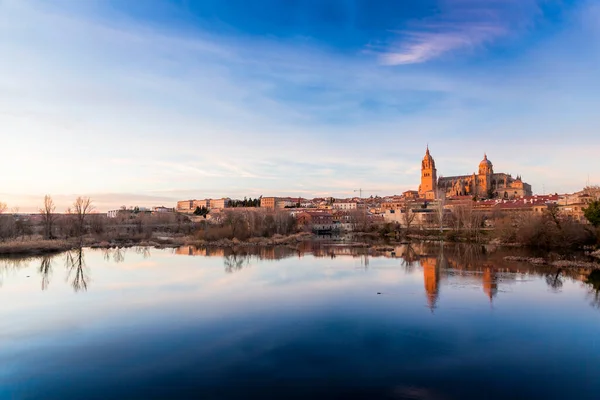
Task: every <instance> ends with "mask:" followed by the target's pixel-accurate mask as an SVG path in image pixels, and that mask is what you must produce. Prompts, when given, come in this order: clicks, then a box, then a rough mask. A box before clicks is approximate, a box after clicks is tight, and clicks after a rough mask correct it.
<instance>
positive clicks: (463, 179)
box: [419, 146, 532, 199]
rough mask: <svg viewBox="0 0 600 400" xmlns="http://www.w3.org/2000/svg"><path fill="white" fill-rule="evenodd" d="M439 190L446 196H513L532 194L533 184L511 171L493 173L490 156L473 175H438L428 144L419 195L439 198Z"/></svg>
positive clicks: (508, 197) (484, 158)
mask: <svg viewBox="0 0 600 400" xmlns="http://www.w3.org/2000/svg"><path fill="white" fill-rule="evenodd" d="M438 189H439V191H440V192H441V193H443V194H444V195H445V196H447V197H450V196H477V197H480V198H488V197H499V198H506V199H512V198H515V197H523V196H531V194H532V192H531V185H529V184H528V183H525V182H523V181H522V180H521V177H520V176H517V177H516V178H513V177H512V176H511V175H510V174H506V173H494V166H493V165H492V162H491V161H490V160H488V158H487V155H484V156H483V160H482V161H481V162H480V163H479V171H478V173H477V174H476V173H473V174H471V175H460V176H447V177H440V178H439V179H438V177H437V169H436V167H435V161H434V160H433V157H432V156H431V154H429V146H428V147H427V151H426V152H425V157H424V158H423V161H422V163H421V185H420V186H419V195H420V196H421V197H424V198H426V199H435V198H437V197H439V194H438Z"/></svg>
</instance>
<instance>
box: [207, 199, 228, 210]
mask: <svg viewBox="0 0 600 400" xmlns="http://www.w3.org/2000/svg"><path fill="white" fill-rule="evenodd" d="M230 201H231V199H229V198H223V199H210V201H209V207H208V208H210V209H223V208H228V207H229V202H230Z"/></svg>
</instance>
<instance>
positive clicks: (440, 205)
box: [435, 189, 446, 232]
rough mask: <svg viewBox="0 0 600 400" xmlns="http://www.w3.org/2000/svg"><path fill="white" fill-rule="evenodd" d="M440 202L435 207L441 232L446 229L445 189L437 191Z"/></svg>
mask: <svg viewBox="0 0 600 400" xmlns="http://www.w3.org/2000/svg"><path fill="white" fill-rule="evenodd" d="M437 198H438V203H437V205H436V207H435V214H436V217H437V222H438V223H439V224H440V232H443V231H444V211H445V210H444V206H445V205H446V193H444V191H443V190H440V189H438V191H437Z"/></svg>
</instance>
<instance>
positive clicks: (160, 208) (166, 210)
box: [152, 206, 175, 214]
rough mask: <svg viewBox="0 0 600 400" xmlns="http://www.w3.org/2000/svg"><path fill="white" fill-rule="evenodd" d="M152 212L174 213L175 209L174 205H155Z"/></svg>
mask: <svg viewBox="0 0 600 400" xmlns="http://www.w3.org/2000/svg"><path fill="white" fill-rule="evenodd" d="M152 212H154V213H159V214H162V213H173V212H175V209H174V208H173V207H164V206H158V207H154V208H153V209H152Z"/></svg>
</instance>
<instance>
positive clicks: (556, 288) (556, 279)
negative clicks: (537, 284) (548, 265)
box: [545, 268, 563, 292]
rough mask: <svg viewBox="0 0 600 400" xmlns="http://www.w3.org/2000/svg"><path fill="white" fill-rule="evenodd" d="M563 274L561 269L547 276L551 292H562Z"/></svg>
mask: <svg viewBox="0 0 600 400" xmlns="http://www.w3.org/2000/svg"><path fill="white" fill-rule="evenodd" d="M562 272H563V270H562V268H559V269H557V270H556V273H554V272H552V273H547V274H546V275H545V278H546V284H547V285H548V287H549V288H550V290H552V291H553V292H560V291H561V290H562V286H563V280H562Z"/></svg>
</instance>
